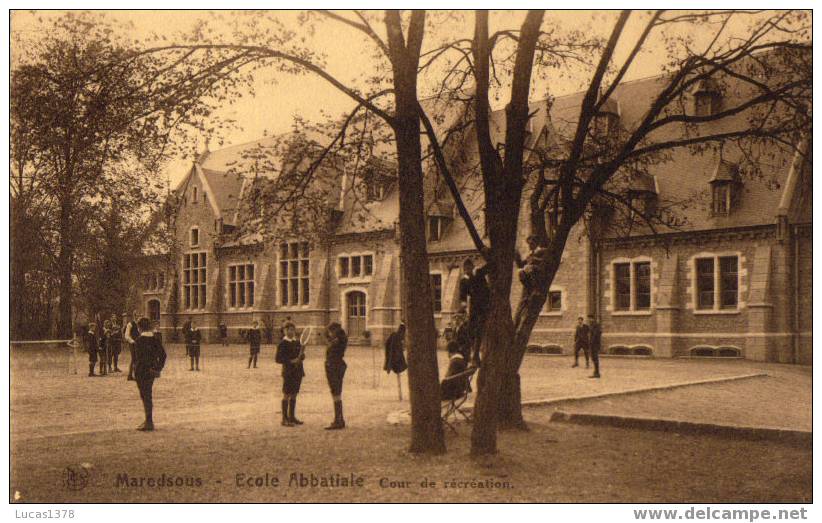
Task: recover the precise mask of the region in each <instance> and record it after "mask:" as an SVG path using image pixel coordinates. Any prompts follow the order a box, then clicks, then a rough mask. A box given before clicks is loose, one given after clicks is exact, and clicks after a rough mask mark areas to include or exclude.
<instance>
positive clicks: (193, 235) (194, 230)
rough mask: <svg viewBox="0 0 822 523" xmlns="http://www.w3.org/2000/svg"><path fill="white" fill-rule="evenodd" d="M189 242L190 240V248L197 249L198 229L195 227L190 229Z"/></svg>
mask: <svg viewBox="0 0 822 523" xmlns="http://www.w3.org/2000/svg"><path fill="white" fill-rule="evenodd" d="M190 240H191V246H192V247H197V246H198V245H200V229H198V228H197V227H192V228H191V238H190Z"/></svg>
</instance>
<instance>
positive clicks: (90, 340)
mask: <svg viewBox="0 0 822 523" xmlns="http://www.w3.org/2000/svg"><path fill="white" fill-rule="evenodd" d="M83 345H84V346H85V349H86V352H87V353H88V375H89V377H93V376H98V375H99V376H105V375H107V374H108V373H110V372H122V371H121V370H120V367H119V360H120V352H121V350H122V332H121V330H120V324H119V323H118V322H117V316H116V315H114V314H112V315H111V319H109V320H105V321H104V322H103V326H102V328H99V329H98V327H97V324H96V323H94V322H92V323H89V324H88V327H87V328H86V329H85V331H84V332H83ZM98 365H99V369H98V374H95V373H94V369H95V367H97V366H98Z"/></svg>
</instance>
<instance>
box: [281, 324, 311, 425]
mask: <svg viewBox="0 0 822 523" xmlns="http://www.w3.org/2000/svg"><path fill="white" fill-rule="evenodd" d="M283 331H284V332H285V336H284V337H283V339H282V340H280V343H279V345H277V354H276V355H275V357H274V359H275V361H276V362H277V363H279V364H280V365H282V366H283V399H282V403H281V408H282V413H283V421H282V425H283V426H284V427H293V426H294V425H302V424H303V422H302V421H300V420H299V419H297V416H296V409H297V394H299V393H300V384H301V383H302V381H303V376H305V370H304V369H303V360H304V359H305V352H303V347H302V345H301V344H300V340H298V339H297V329H296V327H294V324H293V323H290V322H289V323H286V324H285V325H284V326H283Z"/></svg>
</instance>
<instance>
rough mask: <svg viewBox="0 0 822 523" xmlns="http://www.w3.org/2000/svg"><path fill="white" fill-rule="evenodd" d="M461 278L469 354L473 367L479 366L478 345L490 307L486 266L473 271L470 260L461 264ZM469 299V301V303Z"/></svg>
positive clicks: (461, 293) (472, 263)
mask: <svg viewBox="0 0 822 523" xmlns="http://www.w3.org/2000/svg"><path fill="white" fill-rule="evenodd" d="M462 270H463V276H462V278H460V303H461V305H462V307H467V308H468V335H469V338H470V346H471V354H472V357H473V363H474V365H475V366H477V367H479V365H480V343H481V341H482V334H483V330H484V329H485V319H486V318H487V316H488V309H489V307H490V305H491V290H490V288H489V287H488V280H487V279H486V276H487V275H488V273H489V271H490V269H489V267H488V265H483V266H482V267H480V268H479V269H476V270H474V262H472V261H471V259H470V258H468V259H467V260H465V261H464V262H463V263H462ZM469 298H470V301H469Z"/></svg>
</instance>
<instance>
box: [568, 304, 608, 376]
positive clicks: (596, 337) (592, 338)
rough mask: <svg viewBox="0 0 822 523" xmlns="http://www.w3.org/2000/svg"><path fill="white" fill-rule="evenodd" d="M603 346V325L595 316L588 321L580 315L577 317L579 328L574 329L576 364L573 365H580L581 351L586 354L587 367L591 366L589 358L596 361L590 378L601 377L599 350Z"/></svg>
mask: <svg viewBox="0 0 822 523" xmlns="http://www.w3.org/2000/svg"><path fill="white" fill-rule="evenodd" d="M601 348H602V327H601V326H600V325H599V323H598V322H597V321H596V320H595V319H594V318H593V317H589V318H588V323H587V324H586V323H585V320H584V319H583V318H582V316H580V317H579V318H578V319H577V328H576V330H575V331H574V364H573V365H572V367H579V352H580V351H582V352H583V353H584V354H585V368H586V369H587V368H588V366H589V360H592V361H593V362H594V373H593V374H591V375H590V376H589V378H599V351H600V349H601Z"/></svg>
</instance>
